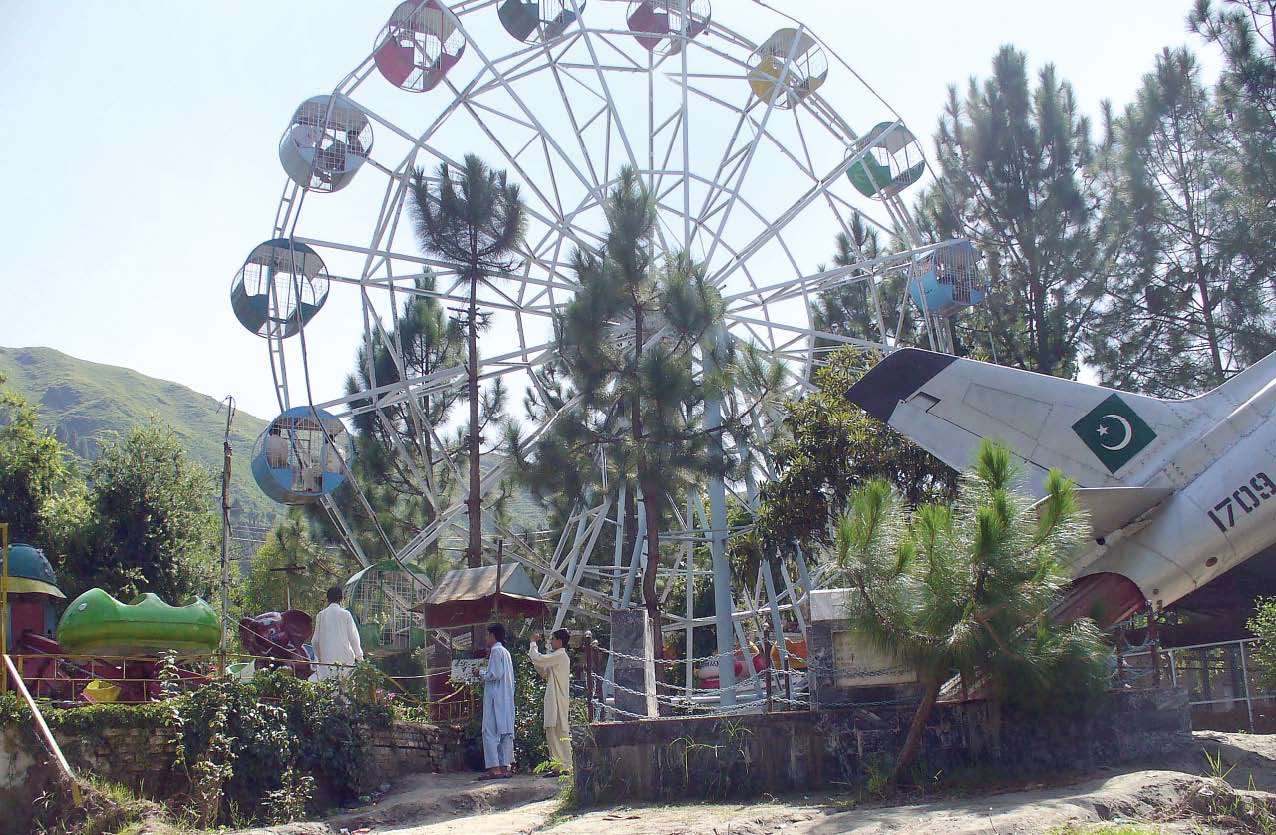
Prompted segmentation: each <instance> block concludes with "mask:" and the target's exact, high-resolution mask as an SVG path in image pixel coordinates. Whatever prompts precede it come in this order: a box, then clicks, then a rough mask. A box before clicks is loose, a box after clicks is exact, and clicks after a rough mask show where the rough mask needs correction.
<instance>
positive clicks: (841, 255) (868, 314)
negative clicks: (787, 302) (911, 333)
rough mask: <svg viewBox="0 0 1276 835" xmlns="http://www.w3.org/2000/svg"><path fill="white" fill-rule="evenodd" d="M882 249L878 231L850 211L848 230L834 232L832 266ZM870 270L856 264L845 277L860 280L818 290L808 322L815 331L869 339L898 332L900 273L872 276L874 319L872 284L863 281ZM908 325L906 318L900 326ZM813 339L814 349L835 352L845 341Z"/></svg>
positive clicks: (868, 256)
mask: <svg viewBox="0 0 1276 835" xmlns="http://www.w3.org/2000/svg"><path fill="white" fill-rule="evenodd" d="M886 253H887V248H886V247H884V246H882V245H881V242H880V237H879V233H878V230H877V229H876V228H874V227H871V226H869V225H868V224H866V223H865V222H864V218H863V216H861V215H860V214H859V212H856V213H854V214H853V215H852V216H851V222H850V226H849V234H848V233H847V232H839V233H837V238H836V239H835V241H834V251H833V264H834V266H837V267H849V266H851V265H852V264H855V263H858V262H860V261H865V260H871V259H873V258H878V257H880V256H882V255H885V254H886ZM817 269H818V271H819V272H823V271H824V269H825V267H823V266H820V267H818V268H817ZM872 272H873V271H872V269H855V270H853V271H851V273H850V274H849V275H850V277H853V278H862V279H864V280H862V281H854V282H852V283H846V284H840V285H838V286H837V287H834V288H833V289H831V290H823V291H821V292H820V293H819V295H818V296H817V297H816V299H815V303H814V305H812V310H811V323H812V325H813V326H814V327H815V329H816V330H819V331H824V332H826V333H833V334H837V335H838V336H848V337H851V338H854V339H864V340H869V341H871V342H882V341H885V340H889V339H894V338H897V337H902V336H903V334H896V329H897V327H898V324H899V319H898V313H899V311H898V309H896V305H898V304H899V302H900V301H901V299H902V296H903V293H904V281H905V278H904V275H903V273H902V272H899V271H896V272H894V273H892V274H891V275H888V276H879V278H878V279H877V281H878V286H877V292H876V295H877V300H878V304H880V305H881V314H882V318H881V320H879V319H878V315H877V314H878V308H877V305H875V304H874V299H873V295H874V290H873V286H872V284H871V283H870V281H869V280H868V276H869V275H870V274H871V273H872ZM907 327H908V325H907V323H906V324H905V328H906V329H907ZM815 344H816V349H817V350H819V351H824V352H831V351H836V350H838V349H840V348H842V347H844V346H845V345H846V343H844V342H838V341H836V340H832V339H828V338H819V339H817V340H816V343H815Z"/></svg>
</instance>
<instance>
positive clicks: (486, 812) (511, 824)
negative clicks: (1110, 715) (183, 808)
mask: <svg viewBox="0 0 1276 835" xmlns="http://www.w3.org/2000/svg"><path fill="white" fill-rule="evenodd" d="M1205 752H1209V754H1210V755H1211V756H1216V757H1220V758H1221V760H1220V762H1221V765H1220V766H1218V767H1217V768H1216V767H1214V766H1212V765H1211V763H1210V762H1209V761H1208V760H1207V758H1206V756H1205ZM1219 773H1226V782H1224V781H1222V780H1219V779H1217V774H1219ZM1233 787H1235V788H1233ZM558 791H559V787H558V785H557V784H556V783H555V782H554V781H553V780H551V779H546V778H542V777H517V778H515V779H513V780H503V781H496V782H474V780H473V777H472V776H471V775H455V774H454V775H418V776H416V777H413V778H410V779H408V780H405V781H403V782H402V783H401V784H400V785H398V786H396V787H394V789H393V790H392V791H391V792H390V793H389V794H387V795H386V796H385V797H383V798H381V799H380V800H379V801H378V802H377V803H376V804H375V805H374V806H369V807H366V808H362V809H355V810H351V811H350V812H347V813H343V814H342V815H341V816H339V817H335V818H332V819H329V820H325V821H317V822H313V823H299V824H291V825H289V826H285V827H276V828H273V829H270V830H253V831H252V832H253V833H254V835H265V833H271V835H339V833H341V830H342V829H346V830H348V831H349V832H351V833H353V832H354V831H355V830H357V829H360V828H369V829H371V832H372V835H516V833H517V834H518V835H524V834H526V835H530V833H539V832H552V833H555V835H600V833H602V834H605V835H841V833H857V835H886V834H887V833H926V835H1015V834H1017V833H1022V835H1027V834H1028V833H1046V832H1050V831H1051V830H1052V829H1053V830H1055V831H1059V828H1061V827H1067V826H1068V825H1072V826H1074V827H1075V829H1073V830H1068V831H1071V832H1078V833H1084V832H1086V831H1087V829H1088V828H1090V827H1093V826H1094V825H1097V824H1099V823H1102V822H1141V823H1145V824H1147V825H1148V827H1149V828H1148V829H1146V830H1142V829H1135V830H1132V831H1135V832H1143V831H1147V832H1158V833H1162V834H1163V835H1179V833H1184V834H1185V833H1223V832H1248V833H1257V834H1258V835H1266V834H1267V833H1276V816H1270V815H1269V814H1268V813H1267V811H1266V810H1267V807H1268V803H1269V802H1271V803H1272V808H1274V809H1276V794H1269V792H1276V736H1251V735H1248V734H1220V733H1212V732H1199V733H1197V734H1195V737H1194V744H1193V745H1192V746H1191V747H1190V748H1188V749H1184V750H1183V751H1181V752H1179V753H1177V754H1174V755H1172V756H1167V757H1163V758H1160V760H1159V761H1158V762H1156V763H1133V764H1131V765H1129V766H1125V767H1121V768H1115V769H1105V770H1103V771H1100V772H1098V773H1089V774H1078V775H1073V776H1072V777H1071V778H1068V779H1060V780H1056V781H1051V782H1050V783H1043V782H1036V783H1021V784H1017V785H1006V786H1002V787H1001V788H1000V789H999V790H996V791H985V792H965V793H962V794H960V795H957V794H955V793H950V794H948V795H947V796H944V795H939V796H932V797H922V796H914V797H911V798H909V797H905V798H900V799H897V800H896V804H895V805H887V804H884V803H882V802H880V801H878V802H873V801H871V800H866V799H863V798H857V797H851V796H848V795H846V794H832V793H812V794H810V795H806V796H796V797H783V798H770V797H768V798H763V799H761V800H760V801H759V802H757V803H750V804H739V803H720V804H681V805H673V806H625V807H612V808H605V809H593V810H583V811H577V812H575V813H564V812H563V810H562V805H561V803H560V802H559V800H558V799H557V795H558ZM244 835H248V833H244Z"/></svg>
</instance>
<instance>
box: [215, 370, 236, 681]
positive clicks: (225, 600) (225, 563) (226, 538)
mask: <svg viewBox="0 0 1276 835" xmlns="http://www.w3.org/2000/svg"><path fill="white" fill-rule="evenodd" d="M222 402H223V403H225V404H226V434H225V435H224V436H222V617H221V627H222V634H221V641H220V642H219V644H218V649H217V654H218V656H219V659H220V662H221V670H222V672H225V670H226V650H227V646H226V620H227V619H228V618H229V617H230V460H231V449H230V424H231V421H233V420H234V419H235V398H233V397H231V396H230V395H227V396H226V398H225V399H224V400H223V401H222ZM217 411H219V412H220V411H221V406H218V407H217Z"/></svg>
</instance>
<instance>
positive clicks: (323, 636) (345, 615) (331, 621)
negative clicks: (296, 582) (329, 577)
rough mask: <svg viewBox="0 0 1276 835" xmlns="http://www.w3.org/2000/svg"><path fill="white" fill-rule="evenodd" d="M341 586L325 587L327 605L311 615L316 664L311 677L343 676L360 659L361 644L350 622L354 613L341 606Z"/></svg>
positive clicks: (321, 678)
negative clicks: (312, 618) (317, 662)
mask: <svg viewBox="0 0 1276 835" xmlns="http://www.w3.org/2000/svg"><path fill="white" fill-rule="evenodd" d="M341 596H342V595H341V587H340V586H333V587H332V588H330V589H328V608H326V609H324V610H323V611H321V612H320V613H319V614H317V615H315V637H314V647H315V655H317V656H318V657H319V666H318V667H317V668H316V669H315V681H326V680H327V679H333V678H338V679H339V678H345V677H346V676H348V675H350V670H351V668H352V667H353V666H354V665H355V664H357V663H358V662H360V661H362V660H363V644H362V643H361V642H360V641H359V630H358V629H357V628H356V627H355V625H354V615H351V614H350V613H349V612H348V611H346V610H345V609H343V608H342V607H341Z"/></svg>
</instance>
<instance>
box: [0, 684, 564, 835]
mask: <svg viewBox="0 0 1276 835" xmlns="http://www.w3.org/2000/svg"><path fill="white" fill-rule="evenodd" d="M370 674H371V675H373V676H379V674H377V673H376V672H375V671H371V673H370ZM366 682H367V679H366V678H365V679H360V680H355V679H354V677H352V679H351V681H350V682H347V685H346V686H345V687H344V689H340V690H339V689H338V688H336V687H334V686H332V685H314V684H311V683H309V682H305V681H300V680H298V679H296V678H294V677H293V676H291V675H290V674H288V673H286V672H282V671H277V670H259V671H258V672H257V675H256V676H254V678H253V679H252V680H251V681H247V682H240V681H235V680H230V679H224V680H220V681H215V682H212V683H210V684H207V685H205V686H203V687H200V688H197V689H195V690H192V691H191V692H189V693H186V694H183V695H180V696H176V697H173V698H169V699H166V700H164V701H160V702H151V703H146V704H130V705H91V706H84V707H75V708H69V709H62V708H53V707H50V708H46V709H44V711H43V712H44V716H45V719H46V721H48V723H49V726H50V728H51V729H52V730H53V731H54V733H62V734H66V735H72V736H86V737H92V736H95V735H97V734H100V733H101V732H102V731H103V730H106V729H108V728H147V729H150V730H153V731H154V732H155V733H156V734H169V735H171V736H172V738H174V739H175V740H176V741H177V742H178V755H177V762H176V763H175V767H176V768H179V769H183V770H184V771H185V772H186V774H187V776H188V777H189V778H190V780H191V792H190V794H189V797H188V798H187V801H186V813H187V817H189V818H190V819H191V820H193V821H194V822H195V823H196V824H197V825H199V826H201V827H207V826H211V825H214V824H216V823H219V822H221V823H229V822H231V821H232V819H233V816H234V815H236V814H238V815H240V816H246V817H247V818H249V819H261V820H264V821H267V822H273V823H285V822H286V821H285V820H283V818H285V817H290V818H295V817H297V816H298V815H299V814H300V812H301V811H302V810H303V809H304V807H305V805H306V803H307V802H308V800H309V798H312V797H313V796H314V793H315V789H316V787H317V785H320V784H321V785H323V786H324V787H325V788H327V789H328V791H329V793H330V794H331V795H333V796H335V797H336V799H338V800H346V799H349V798H351V797H353V796H355V795H357V794H358V793H359V790H360V788H361V787H363V786H365V784H366V773H367V764H368V756H369V755H370V753H371V748H370V740H369V737H368V731H369V730H370V729H371V728H375V727H381V726H385V725H387V724H388V723H389V722H390V720H391V718H392V715H391V712H390V709H389V708H388V707H386V706H384V705H382V704H379V703H377V702H375V701H373V700H371V699H369V698H367V696H368V694H369V693H370V692H372V689H371V688H370V687H369V686H367V684H366ZM538 715H539V714H538ZM30 721H31V720H30V715H29V713H28V712H27V710H26V707H25V705H23V704H21V703H20V702H19V701H18V699H17V698H16V696H15V695H14V694H12V693H8V694H4V695H0V727H3V726H5V725H16V726H18V727H29V725H30ZM542 737H543V734H542Z"/></svg>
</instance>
